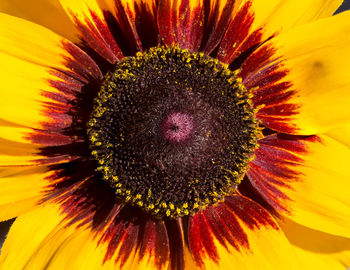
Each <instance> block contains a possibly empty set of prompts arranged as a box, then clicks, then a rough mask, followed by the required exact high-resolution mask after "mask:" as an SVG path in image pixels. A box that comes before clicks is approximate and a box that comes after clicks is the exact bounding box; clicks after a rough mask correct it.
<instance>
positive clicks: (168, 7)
mask: <svg viewBox="0 0 350 270" xmlns="http://www.w3.org/2000/svg"><path fill="white" fill-rule="evenodd" d="M203 6H204V1H203V0H186V1H176V0H161V1H160V2H159V6H158V28H159V32H160V36H161V40H162V42H163V43H164V44H165V45H171V44H175V43H176V44H178V45H179V46H180V47H181V48H183V49H189V50H192V51H196V50H198V49H199V47H200V45H201V42H202V37H203V30H204V24H203V20H204V10H203Z"/></svg>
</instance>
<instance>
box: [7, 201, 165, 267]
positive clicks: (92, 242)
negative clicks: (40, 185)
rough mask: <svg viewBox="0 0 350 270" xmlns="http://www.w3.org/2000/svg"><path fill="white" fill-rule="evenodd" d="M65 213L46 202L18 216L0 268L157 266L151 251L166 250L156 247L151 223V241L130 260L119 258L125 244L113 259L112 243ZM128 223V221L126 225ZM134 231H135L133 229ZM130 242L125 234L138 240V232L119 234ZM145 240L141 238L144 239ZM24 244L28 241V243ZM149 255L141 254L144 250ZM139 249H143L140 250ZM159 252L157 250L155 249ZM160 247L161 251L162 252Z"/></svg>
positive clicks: (147, 232) (133, 250) (148, 234)
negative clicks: (78, 223) (107, 252)
mask: <svg viewBox="0 0 350 270" xmlns="http://www.w3.org/2000/svg"><path fill="white" fill-rule="evenodd" d="M64 217H65V216H64V214H60V210H59V209H58V207H57V206H53V205H49V204H46V205H42V206H38V207H37V208H36V209H35V210H33V211H31V212H29V213H27V214H24V215H22V216H20V217H18V218H17V220H16V221H15V223H14V224H13V226H12V227H11V229H10V232H9V235H8V237H7V239H6V241H5V244H4V247H3V250H2V253H1V256H0V267H1V268H2V269H33V270H37V269H87V270H88V269H91V270H95V269H103V270H105V269H110V270H112V269H121V268H125V269H155V265H154V264H153V263H152V262H153V261H157V260H159V259H161V258H157V257H156V256H154V255H156V254H154V253H152V252H150V251H151V250H154V248H157V249H162V248H163V246H157V245H156V246H152V245H153V244H155V243H156V242H153V241H152V239H153V237H154V236H155V235H156V234H157V232H156V231H154V229H156V227H153V226H152V225H151V224H150V226H147V227H146V228H144V229H145V231H144V235H143V236H144V237H145V239H147V242H144V243H142V245H141V246H139V247H138V248H137V247H136V246H132V248H131V249H130V250H129V253H128V254H127V255H128V256H127V257H126V260H125V261H124V260H122V259H121V258H118V253H119V254H120V252H122V249H123V248H125V247H126V246H124V245H121V246H119V247H118V248H117V250H116V252H115V253H113V254H112V258H109V259H106V251H107V250H108V246H109V244H111V245H113V244H115V243H113V240H117V238H114V239H112V241H111V243H109V242H103V241H100V240H99V239H100V238H99V236H98V235H96V234H95V232H93V231H91V228H87V227H86V226H76V225H74V224H69V223H68V224H67V221H66V220H64ZM124 225H126V224H124ZM130 233H132V231H131V232H130ZM116 236H117V237H119V238H121V239H122V240H123V241H126V243H128V239H124V238H125V237H126V238H128V237H132V238H135V237H136V239H137V234H136V235H132V234H131V235H130V236H129V235H127V234H123V233H122V232H120V234H118V235H116ZM140 240H141V239H140ZM20 243H26V244H25V245H24V246H23V245H21V244H20ZM143 248H145V249H146V250H144V251H145V252H146V253H148V252H150V253H148V254H147V255H146V256H142V257H141V256H140V257H139V258H140V260H138V259H137V258H138V256H139V252H142V249H143ZM138 249H139V251H137V250H138ZM154 251H155V250H154ZM159 252H160V250H157V253H158V254H159ZM156 268H157V269H167V266H166V265H165V266H163V267H161V266H159V265H158V266H156Z"/></svg>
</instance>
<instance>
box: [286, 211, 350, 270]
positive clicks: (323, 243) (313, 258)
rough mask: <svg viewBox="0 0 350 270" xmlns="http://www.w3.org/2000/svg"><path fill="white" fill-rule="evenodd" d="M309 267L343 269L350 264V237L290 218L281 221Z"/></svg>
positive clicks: (287, 234)
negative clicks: (315, 227) (312, 226)
mask: <svg viewBox="0 0 350 270" xmlns="http://www.w3.org/2000/svg"><path fill="white" fill-rule="evenodd" d="M279 224H280V226H281V228H282V230H283V231H284V233H285V235H286V237H287V238H288V240H289V241H290V243H291V244H292V246H293V247H294V249H295V252H296V253H297V254H298V256H299V257H300V259H302V258H305V259H304V261H306V262H308V263H309V266H308V268H307V269H343V270H345V266H349V265H350V238H345V237H340V236H335V235H331V234H327V233H323V232H320V231H316V230H312V229H310V228H307V227H305V226H302V225H300V224H298V223H295V222H293V221H291V220H289V219H286V218H285V219H283V220H281V221H280V222H279Z"/></svg>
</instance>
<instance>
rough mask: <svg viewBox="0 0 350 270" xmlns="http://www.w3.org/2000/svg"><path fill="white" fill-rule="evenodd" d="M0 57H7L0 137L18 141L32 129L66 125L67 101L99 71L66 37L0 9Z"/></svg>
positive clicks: (25, 139) (3, 71)
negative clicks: (2, 11) (2, 12)
mask: <svg viewBox="0 0 350 270" xmlns="http://www.w3.org/2000/svg"><path fill="white" fill-rule="evenodd" d="M0 60H1V62H2V63H6V65H2V66H1V67H0V76H1V81H2V91H1V92H0V114H1V118H2V120H1V121H0V125H1V126H2V128H1V131H0V138H2V139H4V140H10V141H13V142H17V143H30V142H31V140H29V139H28V134H29V133H30V132H33V129H36V130H38V131H40V129H48V127H49V126H50V127H55V128H56V129H58V128H64V127H66V126H67V125H69V124H70V122H71V119H70V117H69V116H68V115H67V114H66V112H67V110H69V106H67V103H68V101H69V100H72V99H73V98H74V95H75V93H76V92H79V91H80V89H81V87H82V86H83V85H84V84H86V82H88V81H89V80H91V79H97V78H99V77H100V76H101V72H100V70H99V68H98V67H97V65H96V64H95V62H94V61H93V60H92V59H91V58H90V57H89V56H87V55H86V54H85V53H84V52H83V51H81V50H80V49H79V48H78V47H76V46H75V45H73V44H72V43H70V42H69V41H67V40H65V39H63V38H61V37H59V36H58V35H56V34H54V33H53V32H51V31H49V30H47V29H45V28H44V27H41V26H39V25H36V24H33V23H30V22H28V21H25V20H22V19H18V18H15V17H12V16H9V15H6V14H0ZM17 147H19V145H17ZM33 151H35V150H33ZM33 154H34V153H33Z"/></svg>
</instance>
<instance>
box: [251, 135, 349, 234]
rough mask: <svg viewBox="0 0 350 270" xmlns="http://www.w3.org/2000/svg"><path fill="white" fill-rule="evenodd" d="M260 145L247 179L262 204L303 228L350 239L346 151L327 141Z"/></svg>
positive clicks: (279, 139) (281, 140)
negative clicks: (269, 206) (261, 200)
mask: <svg viewBox="0 0 350 270" xmlns="http://www.w3.org/2000/svg"><path fill="white" fill-rule="evenodd" d="M259 144H260V147H259V149H258V150H257V151H256V158H255V160H254V161H253V162H252V163H251V168H250V169H249V171H248V173H247V175H248V177H249V179H250V182H251V183H252V185H253V186H254V187H255V189H256V190H257V191H258V192H259V193H260V194H261V195H262V196H263V197H264V199H265V200H266V201H267V202H268V203H269V204H270V205H271V206H273V207H274V208H275V210H277V211H278V212H279V213H280V214H282V215H285V216H288V217H289V218H290V219H291V220H293V221H295V222H297V223H299V224H301V225H304V226H307V227H310V228H313V229H315V230H319V231H322V232H327V233H330V234H334V235H339V236H345V237H349V236H350V234H349V226H350V200H349V198H350V189H349V188H348V185H349V179H350V172H349V170H348V157H349V155H350V149H349V147H348V146H346V145H344V144H342V143H340V142H338V141H336V140H334V139H332V138H330V137H328V136H326V135H320V136H319V137H316V136H313V137H307V138H302V137H300V138H295V137H290V136H282V135H281V136H276V135H273V136H270V137H266V138H264V139H262V140H260V141H259Z"/></svg>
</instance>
